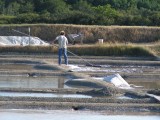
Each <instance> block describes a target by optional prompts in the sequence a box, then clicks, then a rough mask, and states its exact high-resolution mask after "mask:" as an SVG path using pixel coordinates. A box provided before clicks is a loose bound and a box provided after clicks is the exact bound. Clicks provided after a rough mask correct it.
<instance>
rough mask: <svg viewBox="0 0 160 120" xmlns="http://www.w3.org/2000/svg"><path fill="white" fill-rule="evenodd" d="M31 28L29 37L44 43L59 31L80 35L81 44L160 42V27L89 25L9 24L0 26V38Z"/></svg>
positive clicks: (25, 31) (26, 31) (16, 34)
mask: <svg viewBox="0 0 160 120" xmlns="http://www.w3.org/2000/svg"><path fill="white" fill-rule="evenodd" d="M28 27H30V28H31V36H36V37H39V38H41V39H42V40H45V41H48V42H50V41H52V40H53V39H55V37H56V36H57V35H59V32H60V31H61V30H64V31H65V32H66V35H67V34H78V33H82V34H83V35H84V36H83V39H82V42H83V43H87V44H88V43H89V44H90V43H92V44H93V43H96V42H97V41H98V39H103V40H104V42H113V43H115V42H123V43H126V42H130V43H146V42H147V43H149V42H155V41H158V40H160V27H147V26H95V25H92V26H89V25H65V24H32V25H31V24H17V25H16V24H15V25H14V24H11V25H0V36H20V35H22V34H18V33H15V32H14V31H13V29H15V30H18V31H21V32H24V33H28Z"/></svg>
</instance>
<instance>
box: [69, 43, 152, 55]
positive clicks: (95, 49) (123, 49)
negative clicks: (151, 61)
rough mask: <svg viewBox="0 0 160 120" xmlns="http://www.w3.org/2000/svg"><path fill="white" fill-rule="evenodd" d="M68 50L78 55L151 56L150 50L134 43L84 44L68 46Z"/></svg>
mask: <svg viewBox="0 0 160 120" xmlns="http://www.w3.org/2000/svg"><path fill="white" fill-rule="evenodd" d="M69 50H71V51H73V52H74V53H76V54H78V55H95V56H134V57H145V56H148V57H153V56H155V55H154V54H153V52H152V51H150V50H149V49H147V48H144V47H141V46H135V45H125V44H122V45H121V44H118V45H117V44H114V45H108V44H107V45H84V46H73V47H69Z"/></svg>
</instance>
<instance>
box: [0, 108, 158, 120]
mask: <svg viewBox="0 0 160 120" xmlns="http://www.w3.org/2000/svg"><path fill="white" fill-rule="evenodd" d="M16 119H18V120H135V119H136V120H159V119H160V115H156V114H151V113H143V114H140V113H139V114H137V115H135V114H116V113H114V114H112V113H108V112H91V111H73V110H63V111H61V110H0V120H16Z"/></svg>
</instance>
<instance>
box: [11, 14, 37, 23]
mask: <svg viewBox="0 0 160 120" xmlns="http://www.w3.org/2000/svg"><path fill="white" fill-rule="evenodd" d="M38 19H39V15H38V14H36V13H24V14H19V15H18V16H17V17H16V18H15V21H14V23H37V21H38Z"/></svg>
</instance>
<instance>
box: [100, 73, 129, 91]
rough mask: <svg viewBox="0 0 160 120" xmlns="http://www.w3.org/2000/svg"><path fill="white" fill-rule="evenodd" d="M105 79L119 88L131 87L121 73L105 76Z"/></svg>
mask: <svg viewBox="0 0 160 120" xmlns="http://www.w3.org/2000/svg"><path fill="white" fill-rule="evenodd" d="M103 80H104V81H106V82H110V83H112V84H114V85H115V86H116V87H119V88H123V89H124V88H125V89H128V88H131V87H130V85H129V84H128V83H127V82H126V81H125V80H124V79H123V78H122V77H121V76H120V75H119V74H114V75H110V76H107V77H104V78H103Z"/></svg>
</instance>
